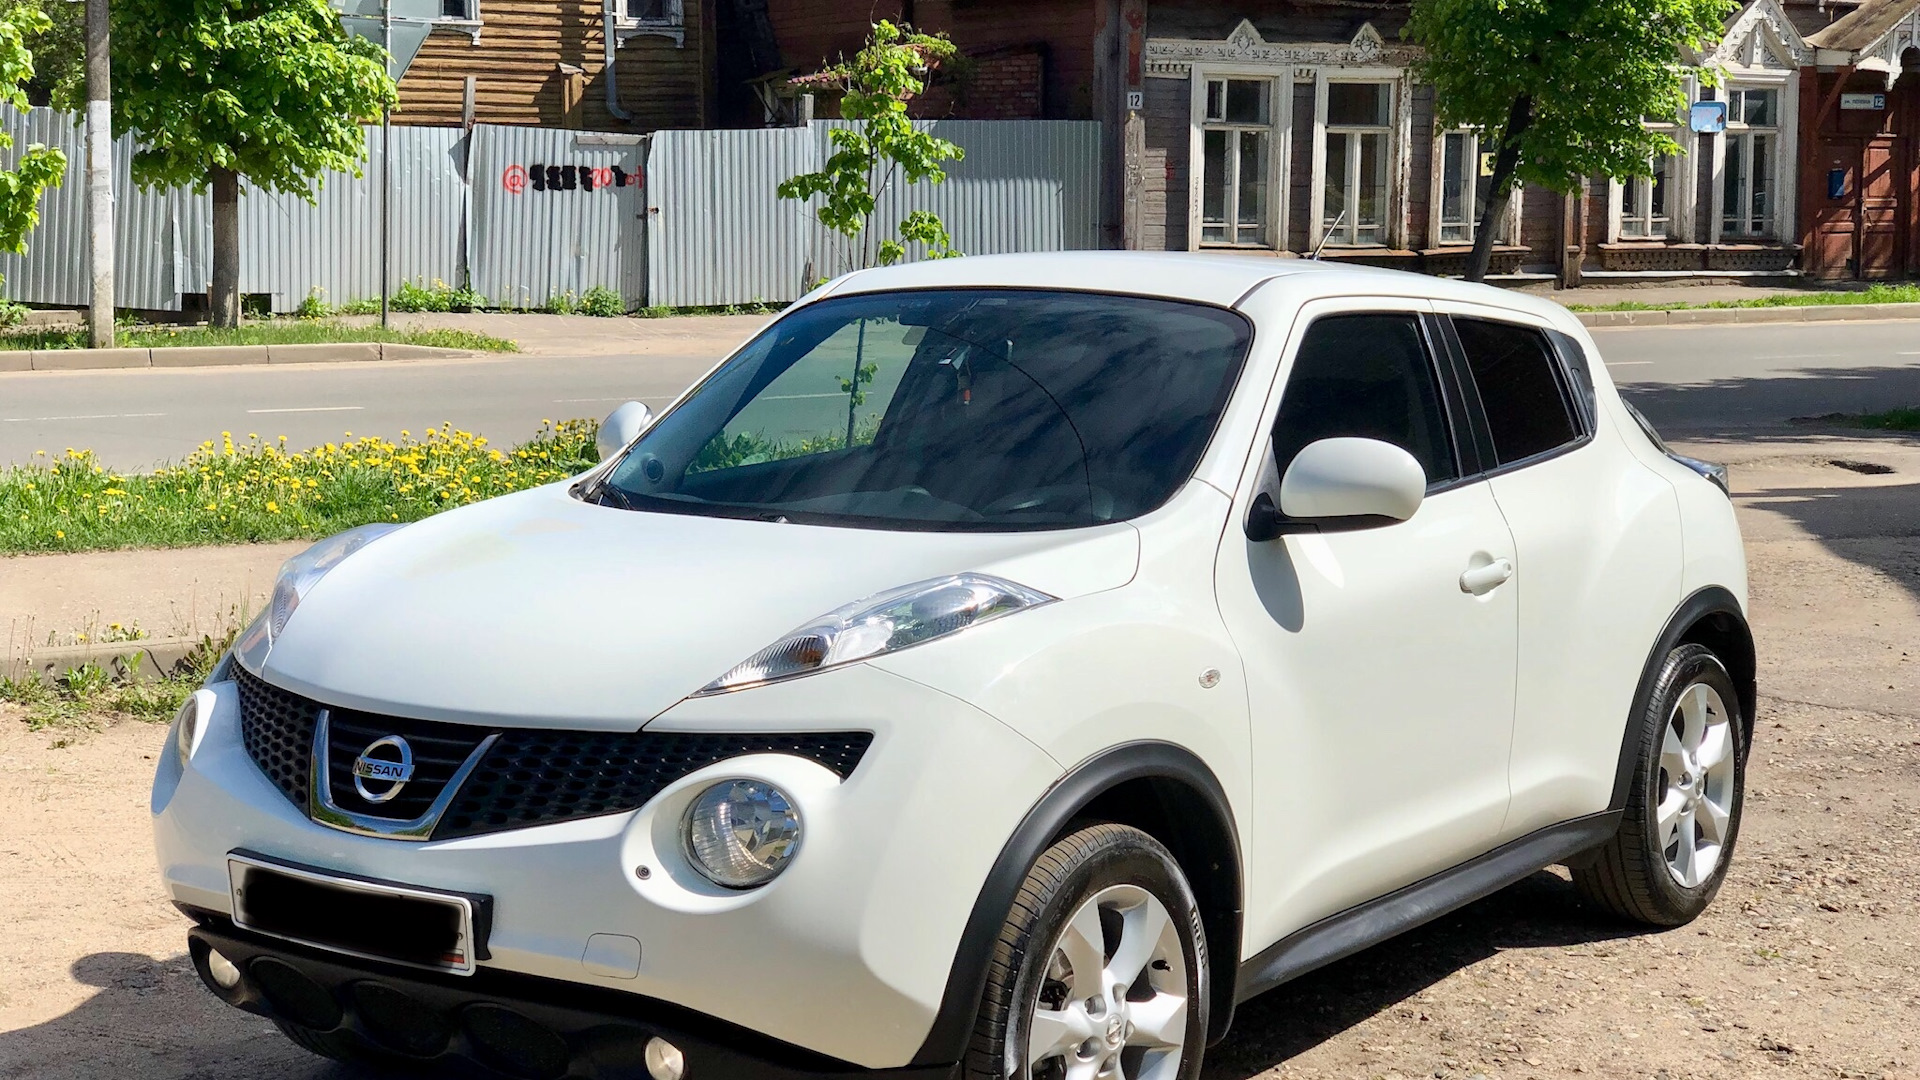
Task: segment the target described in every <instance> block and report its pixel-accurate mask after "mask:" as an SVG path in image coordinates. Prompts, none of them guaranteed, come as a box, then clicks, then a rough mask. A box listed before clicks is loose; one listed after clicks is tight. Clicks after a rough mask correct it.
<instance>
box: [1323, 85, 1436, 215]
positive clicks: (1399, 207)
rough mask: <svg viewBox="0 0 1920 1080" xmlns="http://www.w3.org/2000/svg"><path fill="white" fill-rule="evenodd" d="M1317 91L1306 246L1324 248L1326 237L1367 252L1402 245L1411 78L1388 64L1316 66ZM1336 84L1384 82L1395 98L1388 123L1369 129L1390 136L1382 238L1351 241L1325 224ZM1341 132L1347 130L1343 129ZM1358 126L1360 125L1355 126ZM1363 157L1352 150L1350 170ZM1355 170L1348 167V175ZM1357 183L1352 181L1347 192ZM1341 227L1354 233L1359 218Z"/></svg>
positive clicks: (1411, 99) (1411, 108)
mask: <svg viewBox="0 0 1920 1080" xmlns="http://www.w3.org/2000/svg"><path fill="white" fill-rule="evenodd" d="M1313 79H1314V90H1313V168H1312V169H1311V170H1310V171H1309V173H1308V186H1307V191H1308V193H1309V195H1308V197H1309V199H1310V200H1311V207H1310V209H1309V211H1308V214H1307V230H1308V233H1307V246H1308V248H1309V249H1310V250H1313V249H1318V248H1320V247H1321V241H1322V240H1323V239H1325V240H1326V246H1327V247H1329V248H1333V247H1339V248H1348V249H1351V250H1355V251H1366V250H1371V249H1374V248H1381V247H1384V248H1386V249H1388V250H1395V249H1399V248H1404V247H1405V246H1406V236H1407V228H1406V225H1407V220H1406V219H1407V198H1406V191H1407V175H1408V170H1409V161H1408V154H1407V147H1408V146H1409V145H1410V143H1411V136H1412V132H1413V93H1412V90H1413V84H1412V78H1411V76H1410V75H1409V73H1408V72H1407V70H1406V69H1404V68H1389V67H1338V68H1318V69H1315V70H1314V73H1313ZM1333 83H1384V84H1386V85H1387V88H1388V92H1389V93H1390V94H1391V95H1392V100H1391V102H1390V104H1389V106H1388V110H1387V115H1388V122H1387V124H1386V125H1385V126H1384V127H1373V126H1371V125H1369V126H1368V128H1369V130H1375V131H1384V132H1385V133H1386V136H1387V147H1386V157H1387V190H1386V197H1387V205H1386V210H1385V213H1384V215H1383V218H1382V220H1381V222H1380V241H1379V242H1378V243H1365V244H1353V243H1350V242H1343V241H1342V240H1341V238H1340V236H1339V235H1338V234H1336V235H1334V236H1332V237H1328V236H1327V226H1326V216H1327V215H1326V184H1325V182H1324V179H1323V177H1324V176H1325V174H1326V170H1327V133H1328V124H1327V88H1328V86H1330V85H1331V84H1333ZM1342 130H1343V131H1346V130H1348V129H1346V128H1343V129H1342ZM1354 130H1358V129H1354ZM1358 168H1359V157H1358V155H1353V158H1352V160H1351V161H1350V162H1349V164H1348V169H1349V170H1358ZM1351 177H1352V172H1351V171H1350V172H1349V179H1351ZM1355 186H1356V185H1352V184H1349V186H1348V189H1347V190H1349V191H1352V190H1354V188H1355ZM1340 227H1341V229H1342V230H1344V231H1346V233H1347V235H1348V236H1349V237H1351V236H1352V235H1353V231H1354V230H1356V229H1358V228H1359V222H1357V221H1351V220H1349V221H1346V222H1343V223H1342V224H1341V226H1340Z"/></svg>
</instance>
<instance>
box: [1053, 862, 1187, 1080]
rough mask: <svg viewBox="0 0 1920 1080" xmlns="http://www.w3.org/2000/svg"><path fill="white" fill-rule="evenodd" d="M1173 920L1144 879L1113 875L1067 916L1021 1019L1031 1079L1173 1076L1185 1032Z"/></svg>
mask: <svg viewBox="0 0 1920 1080" xmlns="http://www.w3.org/2000/svg"><path fill="white" fill-rule="evenodd" d="M1189 1007H1190V1004H1189V1002H1188V1001H1187V961H1186V953H1185V952H1184V950H1183V948H1182V945H1181V937H1180V928H1179V926H1178V925H1177V924H1176V923H1175V922H1174V920H1173V917H1172V916H1171V915H1169V914H1168V912H1167V909H1166V906H1165V905H1163V904H1162V903H1161V902H1160V901H1159V899H1158V898H1156V897H1155V896H1154V895H1153V894H1152V893H1150V892H1148V891H1147V890H1145V889H1142V888H1140V887H1138V886H1135V885H1114V886H1111V887H1108V888H1105V889H1102V890H1100V891H1099V892H1098V893H1095V894H1094V895H1093V896H1091V897H1089V898H1088V899H1087V900H1086V902H1085V903H1083V904H1081V905H1080V908H1079V909H1078V910H1077V911H1075V912H1074V913H1073V917H1072V918H1071V919H1069V920H1067V924H1066V926H1065V927H1064V928H1063V929H1062V930H1061V932H1060V936H1059V938H1058V939H1057V940H1056V941H1055V942H1054V943H1053V947H1052V949H1051V950H1050V951H1049V952H1048V954H1047V958H1046V971H1045V974H1044V975H1043V976H1042V978H1041V980H1040V987H1039V992H1038V994H1037V995H1036V1000H1035V1001H1034V1003H1033V1009H1032V1012H1031V1019H1030V1021H1029V1023H1028V1025H1027V1055H1026V1061H1027V1075H1028V1076H1029V1077H1030V1078H1032V1080H1173V1078H1174V1077H1176V1076H1178V1075H1179V1072H1180V1063H1181V1058H1182V1055H1183V1051H1184V1044H1185V1042H1186V1037H1187V1021H1188V1009H1189Z"/></svg>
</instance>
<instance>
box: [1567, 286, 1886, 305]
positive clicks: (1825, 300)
mask: <svg viewBox="0 0 1920 1080" xmlns="http://www.w3.org/2000/svg"><path fill="white" fill-rule="evenodd" d="M1912 303H1920V285H1886V284H1874V285H1870V286H1868V287H1867V288H1865V289H1854V290H1828V291H1821V292H1792V293H1776V294H1774V295H1772V296H1757V297H1753V298H1751V299H1747V300H1713V301H1710V302H1708V303H1704V304H1689V303H1673V304H1649V303H1646V302H1645V301H1642V300H1621V301H1619V302H1618V303H1613V304H1568V305H1567V310H1569V311H1691V310H1694V309H1698V308H1779V307H1828V306H1843V307H1844V306H1851V305H1855V304H1912Z"/></svg>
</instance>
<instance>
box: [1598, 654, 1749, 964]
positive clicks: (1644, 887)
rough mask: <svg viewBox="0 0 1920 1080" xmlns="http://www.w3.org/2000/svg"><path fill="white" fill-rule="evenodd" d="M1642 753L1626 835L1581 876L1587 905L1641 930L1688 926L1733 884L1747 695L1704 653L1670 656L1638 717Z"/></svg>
mask: <svg viewBox="0 0 1920 1080" xmlns="http://www.w3.org/2000/svg"><path fill="white" fill-rule="evenodd" d="M1634 719H1635V723H1636V725H1637V727H1638V732H1637V737H1638V739H1639V754H1638V756H1637V758H1636V760H1635V761H1634V772H1633V780H1632V783H1631V784H1630V785H1629V788H1628V792H1627V806H1626V813H1625V814H1624V815H1623V817H1622V819H1621V823H1620V831H1619V833H1618V834H1616V835H1615V836H1614V838H1613V839H1612V840H1611V841H1609V842H1608V843H1607V844H1606V845H1605V846H1603V847H1601V848H1600V849H1599V850H1598V851H1596V852H1595V853H1594V857H1593V858H1592V859H1591V860H1589V861H1587V862H1585V863H1584V864H1582V865H1580V866H1576V867H1575V868H1574V870H1573V883H1574V885H1575V886H1577V887H1578V888H1579V890H1580V891H1581V893H1583V894H1584V895H1585V896H1586V897H1587V898H1588V899H1590V900H1592V901H1594V902H1596V903H1598V904H1600V905H1601V906H1602V907H1605V908H1607V909H1608V910H1610V911H1612V912H1614V913H1615V914H1617V915H1620V916H1622V917H1624V918H1627V919H1632V920H1633V921H1635V922H1640V923H1645V924H1647V925H1650V926H1662V927H1670V926H1681V925H1683V924H1685V923H1689V922H1692V921H1693V920H1694V919H1695V918H1698V917H1699V915H1700V913H1701V912H1703V911H1705V910H1706V908H1707V905H1708V904H1710V903H1712V902H1713V898H1714V896H1715V894H1717V893H1718V892H1719V891H1720V884H1721V882H1723V881H1725V880H1726V876H1727V864H1728V861H1729V860H1731V859H1732V857H1733V845H1734V841H1735V840H1736V839H1737V838H1738V837H1739V835H1740V812H1741V808H1742V805H1743V803H1744V799H1743V795H1744V791H1745V787H1746V771H1747V770H1746V756H1747V755H1746V746H1745V738H1746V728H1745V725H1744V722H1743V719H1742V717H1741V716H1740V696H1739V693H1738V692H1737V691H1736V690H1735V689H1734V685H1733V679H1732V677H1730V676H1729V675H1728V674H1727V669H1726V667H1725V666H1724V665H1722V664H1721V663H1720V659H1719V658H1718V657H1716V656H1715V655H1714V654H1713V653H1712V652H1711V651H1709V650H1708V649H1706V648H1704V647H1703V646H1700V645H1682V646H1680V647H1679V648H1677V649H1675V650H1673V651H1672V652H1671V653H1668V654H1667V657H1666V660H1665V661H1664V662H1663V663H1662V664H1661V667H1660V674H1659V677H1658V678H1657V679H1655V680H1654V686H1653V695H1652V699H1651V700H1650V701H1648V702H1646V704H1645V706H1644V708H1643V710H1642V712H1641V714H1640V715H1639V716H1637V717H1635V718H1634Z"/></svg>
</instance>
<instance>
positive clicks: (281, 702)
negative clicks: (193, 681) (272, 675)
mask: <svg viewBox="0 0 1920 1080" xmlns="http://www.w3.org/2000/svg"><path fill="white" fill-rule="evenodd" d="M233 677H234V681H235V682H237V683H238V684H239V685H240V741H241V742H242V743H244V744H246V747H247V756H249V757H251V758H253V761H254V764H256V765H258V766H260V771H261V772H264V773H266V774H267V779H269V780H271V781H273V786H274V787H277V788H279V789H280V791H281V792H282V793H283V794H285V795H286V797H287V798H289V799H291V800H293V805H295V806H297V807H299V808H300V812H301V813H303V814H304V813H306V812H307V776H308V767H309V766H308V763H309V762H310V761H311V760H312V757H313V725H314V720H315V718H316V717H317V715H318V714H319V712H320V706H319V705H318V704H317V703H315V702H313V701H311V700H309V699H307V698H303V697H301V696H300V695H298V694H290V693H288V692H286V691H285V690H282V689H280V688H279V687H277V686H270V685H268V684H267V683H264V682H261V681H260V680H259V679H257V678H254V677H253V676H252V675H251V674H249V673H248V672H247V669H246V668H243V667H241V666H240V665H239V664H235V665H233Z"/></svg>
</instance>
